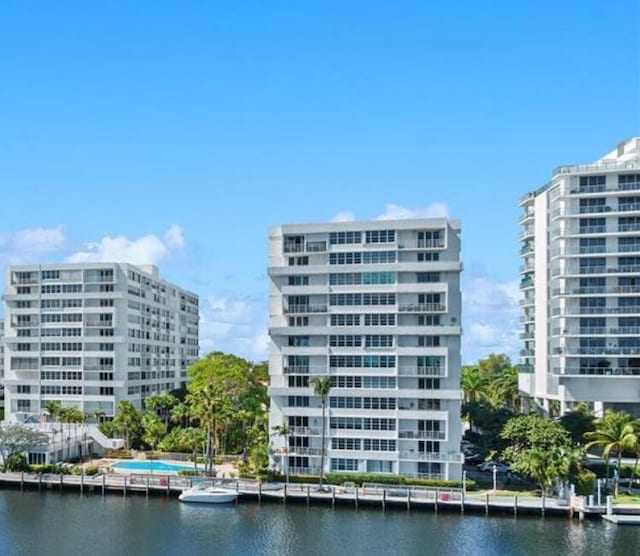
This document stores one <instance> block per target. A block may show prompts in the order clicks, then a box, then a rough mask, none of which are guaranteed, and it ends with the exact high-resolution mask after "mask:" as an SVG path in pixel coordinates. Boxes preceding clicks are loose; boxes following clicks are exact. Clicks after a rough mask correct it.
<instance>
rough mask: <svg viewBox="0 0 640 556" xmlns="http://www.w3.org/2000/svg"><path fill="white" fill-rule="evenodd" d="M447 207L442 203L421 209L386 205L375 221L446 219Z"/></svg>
mask: <svg viewBox="0 0 640 556" xmlns="http://www.w3.org/2000/svg"><path fill="white" fill-rule="evenodd" d="M448 217H449V207H448V206H447V205H445V204H444V203H432V204H430V205H427V206H426V207H422V208H406V207H401V206H399V205H394V204H388V205H386V207H385V211H384V212H383V213H382V214H381V215H379V216H377V217H376V220H405V219H409V218H448Z"/></svg>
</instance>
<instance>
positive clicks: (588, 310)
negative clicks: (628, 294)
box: [558, 305, 640, 315]
mask: <svg viewBox="0 0 640 556" xmlns="http://www.w3.org/2000/svg"><path fill="white" fill-rule="evenodd" d="M575 311H576V310H575V309H568V310H567V312H566V314H567V315H574V314H576V312H575ZM558 314H560V313H558ZM577 314H579V315H634V314H640V305H633V306H629V307H578V311H577Z"/></svg>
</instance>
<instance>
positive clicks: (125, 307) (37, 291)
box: [3, 263, 198, 421]
mask: <svg viewBox="0 0 640 556" xmlns="http://www.w3.org/2000/svg"><path fill="white" fill-rule="evenodd" d="M5 283H6V288H5V295H4V297H3V299H4V315H5V316H4V325H5V332H6V337H5V353H4V363H5V369H6V374H5V380H4V383H5V393H6V418H7V419H9V420H16V421H24V420H27V419H30V418H37V417H38V416H39V415H41V413H42V411H43V410H44V406H45V404H46V403H47V402H48V401H50V400H53V401H58V402H60V403H61V404H63V405H65V406H74V407H77V408H79V409H81V410H82V411H84V412H85V413H88V414H92V413H94V412H96V411H100V412H104V414H105V415H106V416H107V417H109V416H112V415H114V412H115V408H116V406H117V403H118V402H119V401H122V400H129V401H131V402H132V403H134V405H136V406H137V407H141V406H142V402H143V400H144V398H145V397H147V396H149V395H151V394H153V393H158V392H167V391H170V390H173V389H176V388H179V387H180V386H181V385H182V384H185V383H186V368H187V366H188V365H190V364H191V363H192V362H193V361H194V360H195V359H196V358H197V356H198V298H197V296H195V295H194V294H192V293H190V292H187V291H185V290H182V289H180V288H178V287H177V286H175V285H173V284H170V283H168V282H165V281H164V280H162V279H160V277H159V275H158V270H157V269H156V268H155V267H137V266H134V265H130V264H116V263H86V264H60V265H56V264H48V265H29V266H13V267H9V268H8V269H7V270H6V282H5Z"/></svg>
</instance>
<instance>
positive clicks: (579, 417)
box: [559, 403, 596, 444]
mask: <svg viewBox="0 0 640 556" xmlns="http://www.w3.org/2000/svg"><path fill="white" fill-rule="evenodd" d="M595 420H596V418H595V415H594V414H593V413H592V412H591V411H590V410H589V408H588V407H587V405H586V404H584V403H581V404H579V405H578V406H576V408H575V409H574V410H573V411H570V412H569V413H565V414H564V415H563V416H562V417H560V420H559V422H560V424H561V425H562V426H563V427H564V428H565V430H566V431H567V432H568V433H569V435H570V436H571V440H572V441H573V442H574V443H576V444H584V435H585V434H586V433H588V432H591V431H593V430H595Z"/></svg>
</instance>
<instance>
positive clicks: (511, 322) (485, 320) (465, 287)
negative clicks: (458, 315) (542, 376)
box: [462, 274, 520, 363]
mask: <svg viewBox="0 0 640 556" xmlns="http://www.w3.org/2000/svg"><path fill="white" fill-rule="evenodd" d="M519 299H520V290H519V286H518V282H517V280H514V281H508V282H500V281H494V280H492V279H490V278H489V277H488V276H486V275H483V274H482V275H463V278H462V307H463V313H462V320H463V326H464V334H463V336H462V355H463V362H466V363H473V362H475V361H477V360H478V359H480V358H483V357H486V356H487V355H489V354H490V353H492V352H495V353H506V354H507V355H509V357H511V359H512V361H514V362H517V359H518V352H519V350H520V340H519V338H518V333H519V332H520V323H519V318H518V317H519V316H520V308H519V305H518V300H519Z"/></svg>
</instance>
